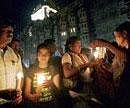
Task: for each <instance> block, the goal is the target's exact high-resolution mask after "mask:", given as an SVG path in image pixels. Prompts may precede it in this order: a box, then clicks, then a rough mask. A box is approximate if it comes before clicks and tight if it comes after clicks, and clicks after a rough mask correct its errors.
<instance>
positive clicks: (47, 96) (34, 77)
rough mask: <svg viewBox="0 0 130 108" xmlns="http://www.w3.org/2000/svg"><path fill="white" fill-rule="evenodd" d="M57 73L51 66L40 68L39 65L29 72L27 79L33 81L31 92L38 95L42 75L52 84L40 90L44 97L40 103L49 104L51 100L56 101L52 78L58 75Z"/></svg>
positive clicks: (33, 66) (31, 68) (35, 65)
mask: <svg viewBox="0 0 130 108" xmlns="http://www.w3.org/2000/svg"><path fill="white" fill-rule="evenodd" d="M56 74H57V72H56V71H55V68H54V67H53V66H52V65H50V66H49V67H48V68H39V66H38V64H34V65H32V66H31V67H30V68H29V69H28V72H27V77H29V78H30V79H31V92H32V94H33V93H36V92H37V90H38V87H39V85H38V77H39V75H40V77H41V78H42V75H43V76H45V77H44V78H45V80H49V81H50V82H51V83H50V84H49V85H48V86H46V87H43V86H42V88H40V89H41V91H40V92H41V93H42V97H41V98H40V99H39V102H48V101H51V100H54V98H55V94H54V92H53V91H54V90H53V89H54V84H53V83H52V78H53V76H54V75H56Z"/></svg>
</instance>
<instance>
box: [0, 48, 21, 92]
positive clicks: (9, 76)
mask: <svg viewBox="0 0 130 108" xmlns="http://www.w3.org/2000/svg"><path fill="white" fill-rule="evenodd" d="M21 78H23V69H22V64H21V57H20V56H16V54H15V53H14V51H13V49H11V48H10V47H7V50H6V51H5V53H4V52H3V50H2V49H0V90H4V89H15V88H16V80H17V79H21Z"/></svg>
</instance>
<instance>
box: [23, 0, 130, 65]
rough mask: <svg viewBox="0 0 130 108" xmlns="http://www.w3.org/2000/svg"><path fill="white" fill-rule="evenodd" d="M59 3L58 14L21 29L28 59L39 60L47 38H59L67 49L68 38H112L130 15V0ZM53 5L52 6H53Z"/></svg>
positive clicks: (33, 22) (30, 22)
mask: <svg viewBox="0 0 130 108" xmlns="http://www.w3.org/2000/svg"><path fill="white" fill-rule="evenodd" d="M65 1H66V2H64V4H63V2H61V3H60V2H59V5H60V6H61V7H62V9H59V10H58V12H59V13H63V14H58V15H57V14H55V15H52V16H50V17H49V18H46V19H45V20H43V21H31V20H29V21H28V24H27V27H25V28H24V30H23V32H22V42H23V43H22V44H23V49H24V59H25V62H26V61H27V62H28V63H33V62H34V61H35V59H36V57H35V55H36V47H37V45H38V44H39V43H42V42H43V41H44V40H45V39H47V38H53V39H55V40H56V44H57V46H58V47H62V48H63V49H64V45H65V42H66V39H67V38H68V37H71V36H79V37H80V38H81V40H82V46H83V47H88V44H89V42H91V41H92V40H93V39H96V38H103V39H106V40H109V41H113V35H112V33H113V30H114V28H115V27H116V26H117V25H119V24H120V23H122V22H123V21H126V20H129V18H130V11H129V10H130V2H129V0H111V2H110V1H109V0H105V1H104V0H71V2H70V1H69V0H65ZM52 8H53V7H52Z"/></svg>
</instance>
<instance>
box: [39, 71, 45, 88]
mask: <svg viewBox="0 0 130 108" xmlns="http://www.w3.org/2000/svg"><path fill="white" fill-rule="evenodd" d="M46 80H47V78H46V76H45V75H44V74H43V73H38V74H37V84H38V85H39V86H40V85H42V84H43V83H45V81H46Z"/></svg>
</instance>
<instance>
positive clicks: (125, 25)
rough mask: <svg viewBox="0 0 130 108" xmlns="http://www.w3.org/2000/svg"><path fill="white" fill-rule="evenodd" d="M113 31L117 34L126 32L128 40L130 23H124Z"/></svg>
mask: <svg viewBox="0 0 130 108" xmlns="http://www.w3.org/2000/svg"><path fill="white" fill-rule="evenodd" d="M115 31H117V32H124V31H127V33H128V35H127V37H128V38H129V39H130V22H129V21H125V22H124V23H122V24H120V25H119V26H118V27H117V28H116V29H115Z"/></svg>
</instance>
